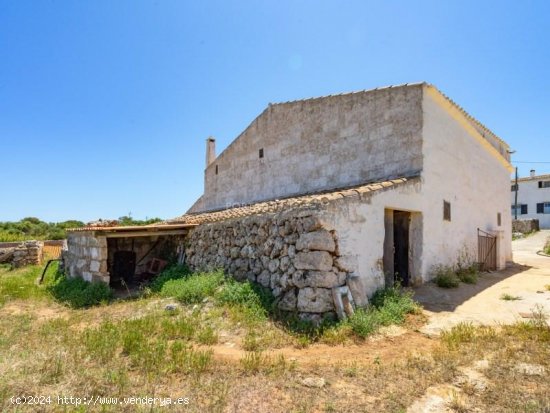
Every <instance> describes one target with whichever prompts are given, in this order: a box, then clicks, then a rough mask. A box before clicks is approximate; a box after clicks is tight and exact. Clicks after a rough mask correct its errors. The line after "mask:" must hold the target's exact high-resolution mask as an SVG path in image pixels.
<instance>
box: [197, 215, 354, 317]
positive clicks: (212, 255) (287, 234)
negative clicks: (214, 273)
mask: <svg viewBox="0 0 550 413" xmlns="http://www.w3.org/2000/svg"><path fill="white" fill-rule="evenodd" d="M315 212H316V211H315V210H314V209H300V210H287V211H283V212H279V213H274V214H265V215H252V216H248V217H243V218H235V219H230V220H225V221H220V222H214V223H209V224H203V225H200V226H198V227H197V228H196V229H194V230H193V231H192V232H191V234H190V237H189V239H188V243H187V248H186V254H187V263H188V264H189V266H190V267H191V268H192V269H193V270H211V269H215V268H223V269H224V270H225V271H226V272H227V273H228V274H231V275H232V276H233V277H234V278H235V279H237V280H241V281H243V280H246V279H248V280H250V281H253V282H257V283H259V284H261V285H262V286H264V287H267V288H269V289H270V290H271V292H272V293H273V295H274V296H275V297H277V299H278V301H277V305H278V308H279V309H281V310H284V311H292V312H297V313H299V315H300V316H301V317H302V318H305V319H310V320H313V321H318V320H320V319H321V318H323V317H324V316H334V311H335V308H334V299H333V288H334V287H342V286H344V285H346V281H347V278H348V273H347V272H346V271H344V270H343V269H342V268H340V267H339V265H338V257H339V253H338V239H337V237H336V234H335V232H334V231H331V230H330V229H329V228H327V227H326V225H325V224H324V223H323V221H322V219H321V218H320V217H319V216H316V215H315Z"/></svg>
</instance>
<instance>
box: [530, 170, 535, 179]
mask: <svg viewBox="0 0 550 413" xmlns="http://www.w3.org/2000/svg"><path fill="white" fill-rule="evenodd" d="M534 177H535V170H534V169H531V178H534Z"/></svg>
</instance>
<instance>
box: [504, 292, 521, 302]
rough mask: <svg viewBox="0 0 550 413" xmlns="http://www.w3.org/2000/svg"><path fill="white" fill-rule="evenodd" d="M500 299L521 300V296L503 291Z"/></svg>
mask: <svg viewBox="0 0 550 413" xmlns="http://www.w3.org/2000/svg"><path fill="white" fill-rule="evenodd" d="M500 299H501V300H504V301H517V300H521V297H520V296H517V295H511V294H506V293H505V294H502V295H501V296H500Z"/></svg>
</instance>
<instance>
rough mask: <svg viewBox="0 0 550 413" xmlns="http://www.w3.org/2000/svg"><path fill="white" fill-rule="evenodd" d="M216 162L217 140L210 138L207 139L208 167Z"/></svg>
mask: <svg viewBox="0 0 550 413" xmlns="http://www.w3.org/2000/svg"><path fill="white" fill-rule="evenodd" d="M215 160H216V139H214V138H213V137H212V136H209V137H208V139H206V167H207V168H208V167H209V166H210V164H211V163H212V162H214V161H215Z"/></svg>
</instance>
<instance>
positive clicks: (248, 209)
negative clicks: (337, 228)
mask: <svg viewBox="0 0 550 413" xmlns="http://www.w3.org/2000/svg"><path fill="white" fill-rule="evenodd" d="M414 178H418V175H414V176H410V177H407V178H399V179H393V180H389V181H383V182H372V183H368V184H364V185H360V186H355V187H351V188H345V189H340V190H336V191H332V192H321V193H316V194H308V195H301V196H296V197H293V198H286V199H277V200H273V201H265V202H258V203H256V204H251V205H245V206H241V207H235V208H228V209H223V210H218V211H211V212H202V213H193V214H185V215H182V216H180V217H178V218H174V219H171V220H168V221H165V222H164V223H162V224H161V225H163V224H164V225H170V224H190V225H197V224H205V223H210V222H217V221H224V220H227V219H231V218H240V217H245V216H250V215H260V214H266V213H275V212H280V211H283V210H285V209H290V208H295V207H303V206H315V205H321V204H326V203H329V202H333V201H337V200H340V199H343V198H350V197H360V196H361V195H362V194H366V193H371V192H376V191H379V190H383V189H387V188H390V187H393V186H396V185H400V184H403V183H405V182H409V181H411V180H412V179H414ZM157 225H159V224H157Z"/></svg>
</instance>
